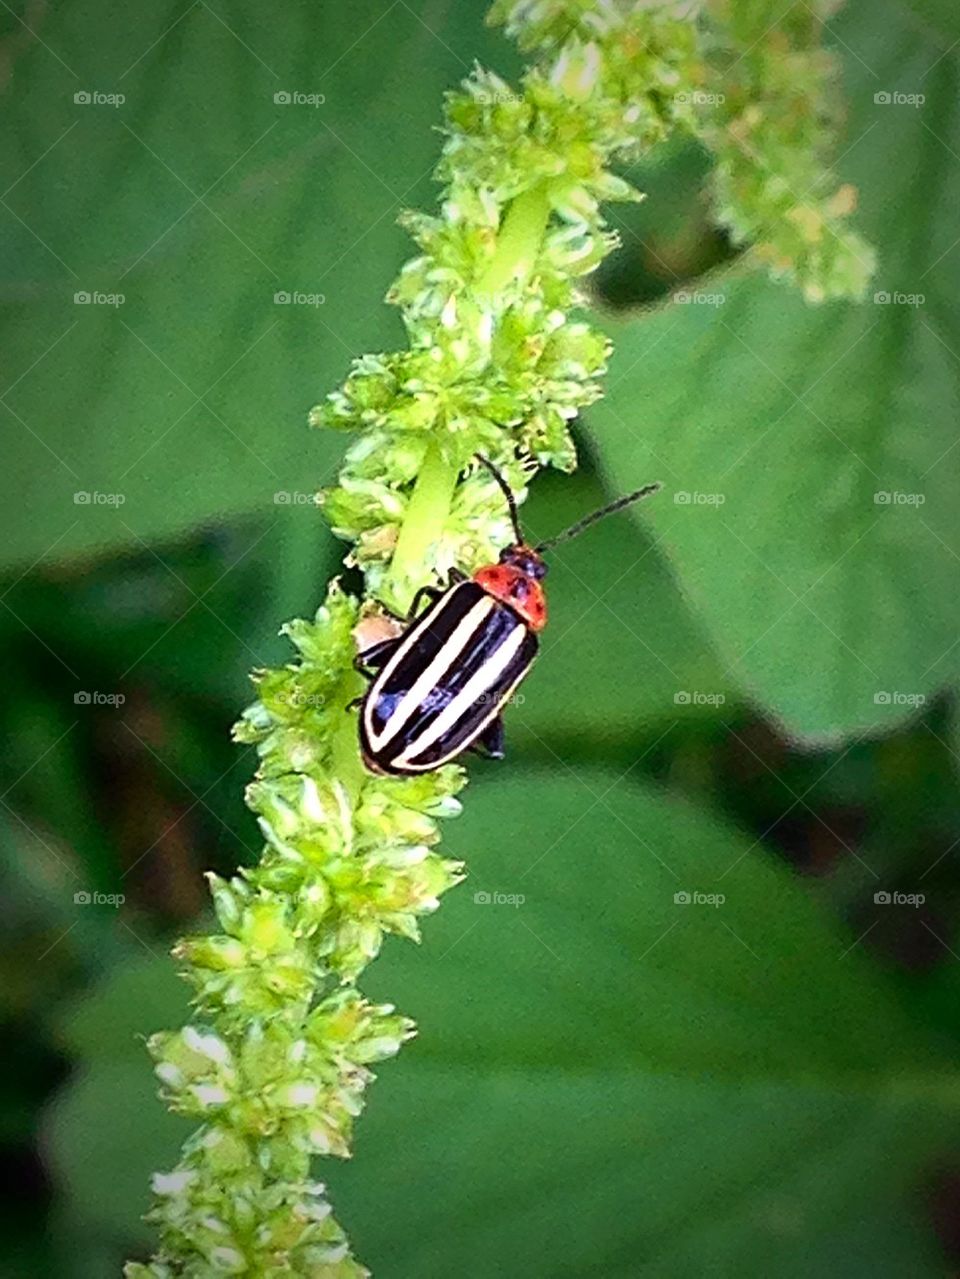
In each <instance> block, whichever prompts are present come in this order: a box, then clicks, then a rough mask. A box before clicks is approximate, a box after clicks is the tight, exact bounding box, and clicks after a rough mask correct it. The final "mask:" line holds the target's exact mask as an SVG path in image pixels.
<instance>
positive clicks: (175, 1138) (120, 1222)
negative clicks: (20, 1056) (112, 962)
mask: <svg viewBox="0 0 960 1279" xmlns="http://www.w3.org/2000/svg"><path fill="white" fill-rule="evenodd" d="M188 1011H189V1010H188V1003H187V989H186V987H185V986H184V984H183V982H181V981H180V980H179V979H178V978H177V976H176V973H175V968H174V964H173V961H172V960H171V959H170V957H169V956H167V955H163V956H157V958H156V959H152V960H151V959H149V958H147V959H144V960H142V961H141V960H136V959H135V960H130V961H128V962H127V963H126V964H125V965H124V966H122V967H118V968H116V969H115V970H114V971H113V972H112V973H111V975H110V976H109V977H108V978H107V979H106V980H105V981H104V982H103V984H102V985H101V986H99V987H98V988H96V989H94V990H93V991H92V992H90V993H88V994H87V995H86V996H85V997H84V998H83V1000H82V1001H79V1002H78V1003H77V1004H75V1005H74V1007H73V1008H72V1009H71V1010H70V1011H69V1012H68V1013H67V1014H66V1015H65V1016H64V1017H63V1019H62V1021H61V1028H60V1029H61V1038H62V1040H63V1043H64V1046H65V1048H66V1049H67V1051H68V1052H69V1053H70V1054H71V1055H72V1056H74V1057H75V1058H76V1059H78V1061H79V1063H80V1065H79V1068H78V1071H77V1073H76V1074H75V1075H74V1076H73V1077H72V1078H71V1080H70V1083H69V1084H68V1086H67V1087H66V1088H64V1089H63V1090H61V1092H60V1093H59V1094H58V1095H57V1096H56V1097H55V1098H54V1100H53V1102H52V1103H51V1105H50V1106H49V1108H48V1111H47V1115H46V1122H45V1124H44V1139H45V1140H44V1144H45V1153H46V1156H47V1159H48V1161H49V1164H50V1166H51V1168H52V1171H53V1174H54V1177H55V1179H56V1180H57V1181H58V1183H59V1185H60V1188H61V1191H62V1197H63V1201H64V1202H65V1204H66V1205H67V1207H68V1210H69V1213H70V1215H71V1216H72V1218H73V1219H74V1221H75V1222H81V1223H82V1224H83V1229H84V1230H85V1231H89V1232H91V1233H92V1234H94V1235H99V1236H100V1237H101V1238H105V1239H108V1240H112V1239H114V1238H116V1239H120V1240H123V1239H124V1238H126V1239H128V1240H129V1239H140V1240H141V1241H148V1240H149V1238H150V1232H149V1231H148V1230H147V1228H146V1227H145V1226H144V1225H143V1224H142V1222H141V1221H140V1218H141V1217H142V1215H143V1213H145V1212H146V1211H147V1209H148V1208H149V1206H150V1177H151V1175H152V1173H154V1172H156V1171H158V1170H160V1169H164V1168H167V1167H170V1166H172V1165H173V1163H174V1162H175V1161H176V1158H177V1152H178V1150H179V1147H180V1143H181V1142H182V1141H183V1140H184V1138H185V1137H186V1136H187V1134H188V1133H189V1131H190V1127H191V1125H190V1123H189V1122H188V1121H186V1120H184V1119H182V1118H180V1117H178V1116H174V1115H170V1114H168V1113H167V1112H166V1111H165V1109H164V1108H163V1106H162V1105H161V1104H160V1102H159V1101H158V1099H157V1095H156V1094H157V1081H156V1079H155V1078H154V1074H153V1069H152V1066H151V1062H150V1059H149V1056H148V1055H147V1050H146V1045H145V1036H146V1035H147V1034H149V1033H150V1032H151V1031H153V1030H156V1029H159V1028H161V1027H167V1026H170V1027H174V1026H178V1025H180V1024H182V1023H183V1022H184V1021H185V1020H186V1018H187V1015H188Z"/></svg>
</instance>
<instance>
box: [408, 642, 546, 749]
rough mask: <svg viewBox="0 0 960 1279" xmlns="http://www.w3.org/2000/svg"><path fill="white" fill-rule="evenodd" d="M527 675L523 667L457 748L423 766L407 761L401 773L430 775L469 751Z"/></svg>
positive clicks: (528, 671)
mask: <svg viewBox="0 0 960 1279" xmlns="http://www.w3.org/2000/svg"><path fill="white" fill-rule="evenodd" d="M530 665H533V663H532V662H531V664H530ZM529 674H530V666H525V667H524V668H523V670H522V671H521V672H520V674H519V675H518V676H517V678H516V679H515V680H514V681H513V683H512V684H511V685H510V687H509V688H508V689H505V690H504V693H503V696H502V697H501V698H500V700H499V701H497V702H493V703H491V706H490V709H489V711H487V713H486V715H485V716H484V717H483V719H482V720H480V722H479V723H478V724H477V726H476V728H475V729H474V730H473V732H472V733H471V734H470V736H469V737H468V738H467V739H466V741H463V742H460V744H459V745H457V746H451V747H450V749H449V750H448V751H447V753H446V755H440V756H438V758H437V759H432V760H429V761H428V762H427V763H424V764H413V763H411V762H410V761H409V760H407V761H405V763H404V764H403V768H402V771H403V772H404V773H430V772H432V771H433V770H434V769H435V768H440V767H441V765H443V764H448V763H449V762H450V760H452V759H456V757H457V756H458V755H460V754H462V753H463V752H464V751H465V750H467V749H469V747H470V746H472V744H473V743H474V742H475V741H476V740H477V738H478V737H481V736H482V734H483V730H484V729H485V728H486V727H487V725H488V724H489V723H490V721H491V720H492V719H493V718H494V717H495V716H497V715H499V714H500V712H501V710H502V709H503V704H504V702H506V701H508V700H509V698H510V695H511V693H512V692H513V690H514V689H515V688H516V687H517V685H518V684H519V683H520V681H521V680H524V679H526V678H527V676H528V675H529ZM393 766H394V767H395V768H396V766H397V761H396V760H394V763H393Z"/></svg>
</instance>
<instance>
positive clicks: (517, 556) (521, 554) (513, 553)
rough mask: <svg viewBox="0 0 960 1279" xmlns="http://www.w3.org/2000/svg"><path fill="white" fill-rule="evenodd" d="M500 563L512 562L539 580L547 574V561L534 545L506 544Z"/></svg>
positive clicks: (513, 565)
mask: <svg viewBox="0 0 960 1279" xmlns="http://www.w3.org/2000/svg"><path fill="white" fill-rule="evenodd" d="M500 563H501V564H510V565H512V567H513V568H518V569H519V570H520V572H521V573H525V574H526V575H527V577H532V578H535V579H536V581H538V582H539V581H542V579H543V578H545V577H546V576H547V565H546V562H545V561H544V559H543V556H542V555H540V554H539V553H538V552H537V551H535V550H534V549H533V547H532V546H522V545H520V546H505V547H504V548H503V550H502V551H501V552H500Z"/></svg>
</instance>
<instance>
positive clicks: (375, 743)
mask: <svg viewBox="0 0 960 1279" xmlns="http://www.w3.org/2000/svg"><path fill="white" fill-rule="evenodd" d="M477 459H478V461H479V462H481V463H482V464H483V465H484V466H485V467H486V468H487V470H488V471H489V472H490V473H491V475H492V476H493V478H494V479H495V480H496V482H497V484H498V485H499V486H500V488H501V490H502V492H503V495H504V497H505V498H506V501H507V506H508V507H509V510H510V519H511V522H512V524H513V532H514V538H515V540H514V542H513V543H512V544H511V545H510V546H507V547H505V548H504V550H503V551H501V553H500V560H499V563H497V564H487V565H485V566H484V567H483V568H480V569H478V570H477V572H476V573H474V575H473V577H472V578H468V577H466V576H465V575H464V574H463V573H461V572H460V571H459V570H458V569H454V570H453V571H452V572H451V574H450V577H449V580H448V582H447V585H446V586H445V587H443V588H440V587H436V586H423V587H421V588H420V590H419V591H417V593H416V595H415V596H414V599H413V603H412V605H411V607H410V612H409V615H408V618H407V622H408V626H407V628H406V630H404V631H403V632H402V634H400V635H399V636H395V637H393V638H391V639H387V640H383V641H382V642H381V643H378V644H374V645H373V646H372V647H371V648H368V649H366V650H365V651H364V652H362V653H361V654H360V655H359V657H358V658H357V663H356V664H357V669H358V670H360V671H361V672H362V673H363V674H365V675H367V676H368V677H369V678H370V680H371V683H370V686H369V687H368V689H367V691H366V693H365V694H364V696H363V698H362V699H361V702H360V751H361V754H362V755H363V760H364V763H365V764H366V765H367V767H368V768H369V769H370V770H371V771H372V772H374V773H392V774H398V775H400V776H404V775H408V774H411V773H413V774H416V773H427V772H430V771H431V770H433V769H435V768H439V767H440V766H441V765H442V764H448V763H449V762H450V761H451V760H452V759H455V758H456V757H457V756H458V755H460V754H462V753H463V752H464V751H466V750H481V749H482V751H483V752H484V753H485V754H486V755H487V756H488V757H490V758H492V759H502V758H503V722H502V719H501V712H502V709H503V706H504V704H505V703H506V702H507V701H508V699H509V698H510V696H511V694H512V693H513V692H514V690H515V689H516V687H517V685H518V684H519V683H520V681H521V680H522V679H523V678H524V677H525V676H526V674H527V672H528V671H529V670H530V667H531V666H532V665H533V661H534V658H535V657H536V655H537V649H538V648H539V640H538V639H537V636H538V634H539V632H540V631H542V630H543V628H544V626H546V623H547V604H546V597H545V594H544V589H543V585H542V583H543V578H544V577H545V576H546V572H547V565H546V564H545V563H544V560H543V558H542V552H543V551H546V550H549V549H551V548H552V547H554V546H556V545H557V544H558V543H559V542H565V541H566V540H567V539H568V538H571V537H576V536H577V535H578V534H579V533H582V532H583V530H584V529H585V528H588V527H589V526H590V525H591V524H594V523H595V522H596V521H597V520H599V519H602V518H603V517H604V516H605V515H612V514H613V513H614V512H615V511H621V510H623V508H624V507H625V506H629V505H630V504H631V503H633V502H638V501H639V500H640V499H641V498H644V497H647V496H649V495H650V494H651V493H656V492H657V490H658V489H659V488H660V485H659V484H647V485H645V486H644V487H643V488H640V489H637V490H636V491H635V492H633V493H628V494H627V495H626V496H625V497H621V498H618V499H617V500H616V501H615V502H611V503H610V504H609V505H608V506H604V507H601V509H600V510H599V511H594V512H593V514H592V515H588V516H586V517H585V518H584V519H582V520H579V521H578V522H577V523H576V524H574V525H572V526H571V527H570V528H568V529H566V530H565V531H564V532H562V533H560V534H559V535H558V536H557V537H554V538H551V539H550V540H549V541H547V542H541V543H540V545H539V546H528V545H527V544H526V542H525V541H524V539H523V534H522V533H521V531H520V520H519V516H518V514H517V505H516V502H515V500H514V496H513V493H512V492H511V490H510V487H509V485H508V484H507V482H506V480H505V479H504V478H503V476H502V475H501V474H500V472H499V471H498V470H497V468H496V467H495V466H494V465H493V463H492V462H490V461H489V460H488V459H487V458H485V457H482V456H481V455H480V454H478V455H477ZM424 599H427V600H429V601H430V605H429V607H428V608H427V609H426V610H425V611H424V612H423V613H421V614H420V615H419V616H417V611H418V608H419V606H420V604H421V602H422V601H423V600H424Z"/></svg>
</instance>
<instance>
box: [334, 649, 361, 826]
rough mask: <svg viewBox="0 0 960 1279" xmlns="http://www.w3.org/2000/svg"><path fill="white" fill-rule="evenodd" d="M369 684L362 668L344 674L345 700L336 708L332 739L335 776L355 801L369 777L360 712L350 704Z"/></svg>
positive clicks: (354, 801) (343, 696) (353, 802)
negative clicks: (359, 726)
mask: <svg viewBox="0 0 960 1279" xmlns="http://www.w3.org/2000/svg"><path fill="white" fill-rule="evenodd" d="M365 688H366V683H365V681H364V678H363V676H362V675H361V674H360V672H359V671H353V670H352V671H350V673H349V674H347V675H345V676H344V677H343V679H342V681H341V684H340V693H341V695H342V699H343V700H342V703H341V705H339V706H338V708H337V711H336V716H337V719H336V727H335V728H334V730H333V739H332V741H331V743H330V753H331V756H332V763H333V768H332V772H333V776H334V777H336V779H337V780H338V781H339V782H340V784H341V785H342V786H343V788H344V789H345V790H346V792H347V794H348V795H349V796H350V802H351V804H352V805H355V804H356V800H357V797H358V796H359V794H360V791H361V790H362V789H363V784H364V782H365V781H366V779H367V773H366V770H365V769H364V766H363V761H362V760H361V758H360V751H359V749H358V746H357V716H356V713H351V712H350V711H349V710H348V709H347V708H348V707H349V705H350V704H351V702H353V701H355V700H356V698H358V697H361V696H362V695H363V691H364V689H365Z"/></svg>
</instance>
